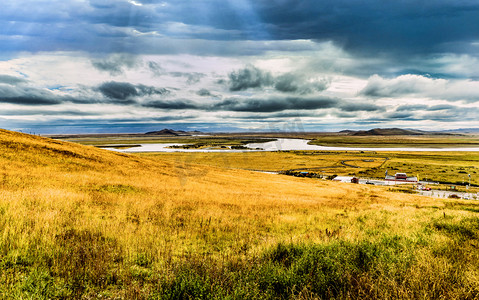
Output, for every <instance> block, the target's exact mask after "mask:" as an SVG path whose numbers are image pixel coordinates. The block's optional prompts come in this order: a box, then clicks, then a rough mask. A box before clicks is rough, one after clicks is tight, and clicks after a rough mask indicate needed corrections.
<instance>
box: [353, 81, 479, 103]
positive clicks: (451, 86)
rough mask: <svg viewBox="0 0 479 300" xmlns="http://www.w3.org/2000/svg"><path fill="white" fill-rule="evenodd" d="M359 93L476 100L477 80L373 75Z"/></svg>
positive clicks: (478, 89) (382, 95) (374, 95)
mask: <svg viewBox="0 0 479 300" xmlns="http://www.w3.org/2000/svg"><path fill="white" fill-rule="evenodd" d="M360 94H361V95H364V96H368V97H372V98H380V97H391V98H394V97H402V96H414V97H422V98H434V99H443V100H448V101H459V100H464V101H467V102H477V101H478V100H479V81H473V80H446V79H433V78H429V77H424V76H418V75H403V76H399V77H396V78H391V79H386V78H382V77H380V76H377V75H375V76H372V77H371V78H369V81H368V84H367V85H366V87H365V88H364V89H363V90H361V91H360Z"/></svg>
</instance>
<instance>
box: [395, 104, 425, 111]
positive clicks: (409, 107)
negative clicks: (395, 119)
mask: <svg viewBox="0 0 479 300" xmlns="http://www.w3.org/2000/svg"><path fill="white" fill-rule="evenodd" d="M428 107H429V106H427V105H424V104H415V105H401V106H398V107H397V108H396V111H417V110H425V109H427V108H428Z"/></svg>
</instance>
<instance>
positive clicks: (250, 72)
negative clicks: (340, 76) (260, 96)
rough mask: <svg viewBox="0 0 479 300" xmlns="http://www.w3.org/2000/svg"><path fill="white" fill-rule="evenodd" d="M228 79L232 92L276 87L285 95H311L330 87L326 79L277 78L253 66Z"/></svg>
mask: <svg viewBox="0 0 479 300" xmlns="http://www.w3.org/2000/svg"><path fill="white" fill-rule="evenodd" d="M228 77H229V89H230V91H232V92H235V91H244V90H247V89H250V88H264V87H269V86H274V88H275V89H276V90H277V91H279V92H283V93H297V94H310V93H313V92H315V91H323V90H325V89H327V88H328V87H329V81H328V80H325V79H322V80H320V81H317V80H309V78H307V77H306V76H305V75H299V74H293V73H285V74H282V75H279V76H276V77H275V76H273V75H272V74H271V73H270V72H267V71H264V70H261V69H259V68H257V67H255V66H252V65H249V66H246V67H245V68H243V69H239V70H236V71H233V72H231V73H230V74H229V75H228ZM220 83H221V82H220Z"/></svg>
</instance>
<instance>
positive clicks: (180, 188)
mask: <svg viewBox="0 0 479 300" xmlns="http://www.w3.org/2000/svg"><path fill="white" fill-rule="evenodd" d="M0 180H1V181H0V236H1V240H0V258H1V268H2V270H3V273H2V274H1V275H0V290H1V291H0V297H1V298H12V299H13V298H22V297H23V298H30V297H33V298H81V297H84V298H98V297H100V296H102V297H106V298H115V297H120V298H131V299H134V298H147V297H153V298H164V297H166V296H165V295H167V292H168V291H171V289H173V288H175V289H176V288H178V287H177V286H176V285H175V284H176V283H177V282H180V283H181V284H189V282H192V280H193V281H194V280H196V279H195V278H198V277H197V276H200V277H199V278H201V280H200V279H199V281H198V282H199V283H198V284H200V287H202V288H205V289H206V290H204V291H203V290H201V291H202V292H201V293H206V294H204V295H210V296H212V295H215V294H217V295H219V296H218V297H220V298H221V297H223V296H226V295H229V297H232V298H238V299H240V298H243V296H244V297H246V298H251V297H253V298H257V297H259V296H260V295H261V293H262V292H261V291H262V289H263V288H261V285H260V286H256V285H255V286H254V287H250V288H251V289H250V288H248V286H249V285H250V284H253V282H255V281H256V279H252V281H248V280H249V279H248V278H250V276H253V275H251V274H255V273H254V272H256V271H254V270H259V271H258V272H260V271H261V272H263V271H264V269H263V268H269V267H268V266H269V263H262V260H261V259H262V257H264V255H265V253H269V252H268V251H270V250H269V249H275V247H276V246H277V245H303V244H306V245H313V246H314V245H324V246H325V247H332V248H325V249H333V250H334V249H336V248H335V247H340V248H338V249H339V250H338V251H339V252H338V253H343V252H342V251H344V250H341V249H343V248H341V247H342V246H341V245H343V244H344V243H346V245H352V246H347V247H353V248H351V249H356V250H357V249H360V250H361V249H362V248H355V247H363V246H361V245H369V244H372V245H375V243H379V244H378V245H382V246H381V247H386V246H384V245H388V244H387V243H390V242H384V240H385V238H386V237H399V239H400V242H399V244H400V245H402V246H401V247H406V246H407V245H408V244H412V245H414V246H411V247H413V248H414V250H411V251H410V253H414V254H417V255H422V256H424V258H425V259H427V260H432V261H431V262H430V263H427V262H425V261H424V260H423V259H420V260H417V261H416V260H413V261H414V262H413V263H411V264H412V265H407V266H404V268H406V269H407V271H408V272H409V271H411V272H415V273H414V274H412V275H411V276H410V279H408V281H407V284H406V283H404V284H401V281H400V280H399V281H398V280H392V282H389V283H388V282H387V281H384V282H383V281H380V282H382V283H381V284H383V287H387V291H386V290H385V291H384V292H380V291H377V292H376V295H377V296H378V297H379V298H387V296H392V297H397V298H402V297H401V296H402V295H403V296H404V297H409V298H415V296H419V295H422V296H424V297H427V296H428V295H429V296H430V295H432V294H428V290H427V287H425V286H424V285H423V284H422V282H421V280H420V277H421V276H422V272H423V270H425V271H424V272H426V273H425V274H429V275H430V276H433V279H431V280H432V281H434V280H436V281H439V280H445V281H447V277H444V276H443V275H441V274H434V273H435V272H437V271H438V270H440V271H444V272H446V271H447V272H452V271H451V268H453V267H457V264H454V262H453V261H451V260H450V258H449V256H448V255H449V254H448V253H446V254H437V255H438V256H436V257H439V258H437V259H436V258H434V256H433V255H432V254H431V253H435V252H434V251H442V250H441V249H442V248H441V247H446V246H447V245H449V244H450V243H453V242H454V241H455V239H454V238H451V237H450V236H447V235H444V234H443V233H442V231H438V230H443V231H445V232H449V231H447V230H454V228H455V227H448V226H449V225H450V224H449V223H447V224H442V223H440V224H439V225H434V224H436V223H437V220H442V219H446V217H447V218H449V219H447V220H449V221H450V222H452V223H451V224H453V225H454V226H456V225H457V224H459V225H461V224H463V223H461V222H469V220H474V218H477V217H476V214H477V212H476V211H475V209H476V207H475V206H471V204H470V203H467V202H465V203H462V202H449V201H438V200H434V199H430V198H424V197H419V196H414V195H407V194H399V193H391V192H388V191H387V189H386V188H378V187H370V186H358V185H352V184H342V183H336V182H330V181H319V180H314V179H300V178H294V177H287V176H278V175H271V174H262V173H257V172H251V171H244V170H232V169H225V168H219V167H212V166H202V165H196V164H188V163H185V162H184V161H183V162H180V163H177V162H174V161H168V160H166V159H165V160H163V159H161V158H159V157H155V159H150V158H149V157H143V156H135V155H125V154H120V153H116V152H111V151H107V150H101V149H96V148H93V147H88V146H81V145H77V144H72V143H65V142H58V141H53V140H49V139H45V138H41V137H34V136H28V135H24V134H19V133H14V132H9V131H4V130H0ZM465 208H467V209H465ZM435 222H436V223H435ZM471 222H472V221H471ZM468 224H469V223H467V224H466V225H467V226H472V227H470V228H472V229H471V230H476V229H474V228H476V227H474V226H475V225H474V224H475V223H471V224H472V225H468ZM459 225H457V226H459ZM466 225H464V226H466ZM431 226H432V227H431ZM434 226H436V227H437V228H439V229H437V228H436V227H434ZM451 226H452V225H451ZM461 226H462V225H461ZM464 226H463V227H464ZM444 228H445V229H444ZM451 228H452V229H451ZM458 228H462V227H458ZM468 228H469V227H467V228H466V229H467V230H469V229H468ZM458 230H460V229H458ZM464 230H465V229H464ZM467 232H468V231H466V233H467ZM386 240H387V241H389V238H387V239H386ZM364 242H366V244H362V243H364ZM338 243H339V244H338ZM358 243H359V244H358ZM384 243H386V244H384ZM436 243H437V244H436ZM464 243H465V244H464ZM464 243H462V244H460V246H461V247H463V248H464V249H468V250H471V252H470V253H467V255H466V253H464V254H463V255H464V257H462V258H461V264H460V266H461V268H462V269H461V270H460V271H458V272H459V274H455V275H454V274H453V275H454V276H453V275H450V276H452V277H451V280H455V281H456V282H449V283H448V284H449V285H450V286H449V287H448V288H447V289H446V290H445V291H443V292H441V291H439V292H438V294H437V295H439V296H441V295H446V296H447V295H450V296H451V298H456V297H461V296H464V295H466V296H471V295H477V294H474V293H475V291H478V284H477V281H474V278H477V277H478V271H477V270H478V268H476V267H477V262H474V263H463V262H464V261H463V260H465V259H473V258H475V257H477V254H478V251H477V249H475V248H474V247H476V246H477V239H476V238H475V237H474V238H471V239H469V240H468V241H466V242H464ZM383 244H384V245H383ZM403 244H404V245H403ZM354 245H360V246H354ZM405 245H406V246H405ZM314 247H316V246H314ZM314 247H313V249H315V248H314ZM364 247H366V246H364ZM378 247H379V246H378ZM438 247H439V248H438ZM287 249H288V248H287ZM321 249H322V248H321ZM348 249H349V248H348ZM381 249H382V248H381ZM384 249H386V250H384ZM384 249H383V250H384V251H386V252H387V251H389V250H387V249H388V248H387V247H386V248H384ZM454 249H455V248H454ZM323 250H324V249H323ZM323 250H321V251H323ZM275 251H276V250H275ZM288 251H289V250H288ZM295 251H296V250H295ZM298 251H299V250H298ZM301 251H302V250H301ZM308 251H309V250H308ZM318 251H319V250H318ZM324 251H325V250H324ZM361 251H362V250H361ZM368 251H369V250H368ZM378 251H379V250H378ZM444 251H445V250H444ZM444 251H443V252H444ZM333 252H336V250H334V251H333ZM446 252H447V251H446ZM344 253H346V252H344ZM401 253H403V252H401ZM407 253H408V251H406V252H404V253H403V254H404V255H407ZM403 254H400V255H403ZM266 255H268V254H266ZM345 255H346V254H345ZM348 255H349V254H348ZM368 255H369V254H368ZM266 257H269V256H266ZM374 257H376V256H374ZM378 257H379V256H378ZM397 259H399V261H402V260H401V259H400V258H397ZM466 262H467V261H466ZM379 263H384V262H382V260H379ZM251 266H257V268H258V269H252V270H250V269H249V268H253V267H251ZM401 266H402V265H401ZM383 267H384V266H383ZM383 267H381V269H380V270H383V269H382V268H383ZM391 267H392V268H395V267H397V265H396V264H395V263H394V261H392V262H391ZM183 268H186V269H187V270H190V271H191V270H192V271H191V272H196V271H197V272H198V273H194V274H193V275H191V274H192V273H186V274H187V275H184V273H182V272H183V271H181V270H184V269H183ZM378 268H379V267H378ZM384 268H386V269H387V266H385V267H384ZM195 270H196V271H195ZM228 270H232V271H231V273H228V272H230V271H228ZM237 270H239V271H237ZM248 270H249V271H248ZM365 270H366V269H365ZM190 271H188V272H190ZM202 272H206V275H201V274H203V273H202ZM250 272H253V273H250ZM261 272H260V273H261ZM264 272H265V274H270V273H271V272H270V271H264ZM355 272H356V271H355ZM364 272H365V273H364V274H363V273H360V274H363V275H361V276H365V277H362V279H361V280H362V281H364V282H363V283H361V282H362V281H361V280H359V279H357V278H356V279H354V278H355V277H354V276H356V275H354V274H356V273H354V272H353V273H351V274H353V275H354V276H353V277H354V278H352V277H351V278H350V280H352V281H351V282H353V281H355V280H359V282H358V283H357V284H358V286H360V288H358V289H356V288H354V289H353V288H352V287H350V288H347V289H346V290H338V291H337V292H334V293H333V294H334V295H336V296H341V295H342V296H341V297H346V296H347V293H346V292H347V290H349V289H351V290H350V292H351V293H352V294H351V295H353V294H354V293H360V291H361V293H363V292H364V293H365V294H364V295H371V293H369V294H368V293H366V292H365V291H363V289H364V288H365V287H367V286H369V285H371V288H372V290H374V289H375V288H376V289H377V288H380V286H377V285H374V283H373V282H374V281H377V280H378V279H377V278H376V277H375V275H374V274H372V273H371V274H370V273H368V271H367V270H366V271H364ZM198 274H200V275H198ZM208 274H210V275H208ZM218 274H219V275H218ZM238 274H239V275H238ZM241 274H243V275H241ZM261 274H263V273H261ZM348 274H350V273H348ZM447 274H449V273H447ZM181 276H187V277H185V278H187V280H186V281H181V280H180V279H181V278H183V277H181ZM188 276H190V277H188ZM191 276H193V277H191ZM205 276H206V277H205ZM208 276H209V277H208ZM215 276H216V277H215ZM231 276H233V277H234V276H239V277H238V278H240V279H241V280H239V279H238V278H237V279H238V280H239V281H238V282H243V281H244V285H243V286H241V289H239V288H236V287H234V286H233V285H232V284H233V283H232V282H236V281H237V279H235V280H233V279H232V278H233V277H231ZM351 276H352V275H351ZM448 276H449V275H448ZM210 277H215V278H217V279H218V278H219V279H218V280H220V283H214V284H213V283H212V282H210V281H208V280H210V279H208V278H210ZM234 278H236V277H234ZM434 278H435V279H434ZM380 279H381V280H386V279H385V278H383V277H380ZM178 280H180V281H178ZM268 280H269V279H268ZM195 282H196V281H195ZM378 282H379V281H378ZM178 284H179V283H178ZM181 284H180V286H182V285H181ZM201 284H204V286H203V285H201ZM218 284H219V287H218ZM268 284H269V283H268ZM437 284H442V283H441V282H437ZM267 286H268V287H269V285H267ZM169 287H171V289H168V288H169ZM187 287H188V285H187ZM213 287H215V289H216V288H218V289H220V290H214V289H213ZM183 288H184V287H183ZM297 288H300V289H299V290H296V289H297ZM191 289H192V290H191V291H196V290H195V288H191ZM210 289H212V290H210ZM268 289H269V288H268ZM318 289H319V288H317V289H315V288H313V287H311V288H308V285H307V284H306V283H305V284H304V286H301V287H296V288H293V289H289V288H288V289H285V293H290V297H293V298H308V297H309V296H306V295H308V293H312V294H311V295H312V296H311V297H313V296H314V295H316V296H317V295H323V296H324V295H333V294H328V293H329V292H324V293H322V292H318V291H322V290H321V289H319V290H318ZM343 289H344V288H343ZM407 289H415V291H414V293H411V292H410V291H407ZM468 289H469V290H468ZM471 289H472V290H471ZM173 290H174V289H173ZM186 290H187V292H186V294H179V295H183V296H184V297H186V296H188V295H190V296H191V295H193V294H194V293H193V292H191V291H190V290H188V289H186ZM239 290H240V291H241V293H240V294H237V296H232V295H234V294H235V293H239V292H238V291H239ZM249 290H251V293H250V294H248V293H247V292H248V291H249ZM372 290H370V292H371V291H372ZM175 291H176V290H175ZM188 291H190V292H191V293H193V294H188V293H190V292H188ZM208 291H209V292H208ZM219 291H221V293H223V294H221V293H219ZM253 291H254V292H255V293H256V292H257V293H260V294H252V293H253ZM268 291H269V292H267V291H266V290H265V291H264V295H266V296H264V295H263V296H264V297H266V298H268V297H276V296H278V295H284V294H282V293H283V292H282V291H283V290H280V292H278V291H277V290H276V289H274V290H271V291H270V290H268ZM345 291H346V292H345ZM454 291H456V292H454ZM468 291H469V292H468ZM471 291H472V292H471ZM395 292H396V293H399V294H391V293H395ZM446 292H447V293H446ZM195 293H196V292H195ZM244 293H246V294H244ZM278 293H279V294H278ZM400 293H404V294H400ZM471 293H472V294H471ZM168 295H169V294H168ZM171 295H173V294H171ZM175 295H178V294H175ZM195 295H196V294H195ZM201 295H203V294H201ZM221 295H223V296H221ZM241 295H243V296H241ZM245 295H249V296H245ZM268 295H269V296H268ZM275 295H276V296H275ZM163 296H164V297H163ZM210 296H208V297H210ZM171 297H173V296H171ZM192 297H193V296H192ZM281 297H283V296H281ZM166 298H168V297H166ZM173 298H174V297H173ZM199 298H207V297H206V296H205V297H199Z"/></svg>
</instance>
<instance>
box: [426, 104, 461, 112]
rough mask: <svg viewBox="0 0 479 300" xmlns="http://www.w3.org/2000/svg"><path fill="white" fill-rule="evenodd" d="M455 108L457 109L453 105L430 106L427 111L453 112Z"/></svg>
mask: <svg viewBox="0 0 479 300" xmlns="http://www.w3.org/2000/svg"><path fill="white" fill-rule="evenodd" d="M456 108H457V107H456V106H453V105H447V104H443V105H434V106H430V107H429V108H428V110H431V111H438V110H454V109H456Z"/></svg>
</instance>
